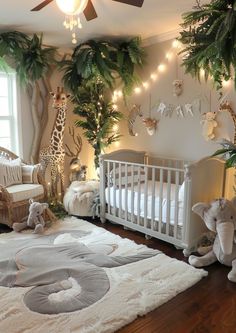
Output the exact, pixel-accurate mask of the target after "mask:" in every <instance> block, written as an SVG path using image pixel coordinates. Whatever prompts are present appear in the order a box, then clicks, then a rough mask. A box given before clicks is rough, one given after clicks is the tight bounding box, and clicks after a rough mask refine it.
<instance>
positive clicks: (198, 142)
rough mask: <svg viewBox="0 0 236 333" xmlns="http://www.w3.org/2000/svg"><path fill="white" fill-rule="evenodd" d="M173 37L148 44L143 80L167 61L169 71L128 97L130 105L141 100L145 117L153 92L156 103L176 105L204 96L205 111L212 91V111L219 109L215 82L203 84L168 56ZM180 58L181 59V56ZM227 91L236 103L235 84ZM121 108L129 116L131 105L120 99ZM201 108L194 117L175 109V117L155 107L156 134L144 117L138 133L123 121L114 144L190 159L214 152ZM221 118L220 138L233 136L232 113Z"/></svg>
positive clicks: (136, 124) (224, 91) (138, 127)
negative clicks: (178, 86)
mask: <svg viewBox="0 0 236 333" xmlns="http://www.w3.org/2000/svg"><path fill="white" fill-rule="evenodd" d="M171 47H172V41H167V42H164V43H159V44H155V45H152V46H149V47H147V48H146V50H147V61H146V62H147V65H146V66H145V67H144V68H143V69H142V70H141V71H140V75H141V78H142V80H143V82H146V81H147V80H149V82H150V74H151V73H152V72H153V71H154V70H156V68H157V66H158V65H159V64H160V63H163V60H164V63H165V64H167V68H166V70H165V72H163V73H159V74H158V76H159V77H158V79H157V81H156V82H151V84H150V88H149V89H147V90H145V89H142V92H141V93H140V94H138V95H136V94H133V96H132V97H131V98H129V99H128V104H129V106H131V105H133V104H134V103H135V104H140V105H141V109H142V111H143V113H144V116H145V117H148V116H149V104H150V103H149V100H150V95H151V100H152V104H153V105H155V104H156V103H157V104H158V103H159V102H160V101H164V102H165V103H168V104H173V105H175V106H178V105H182V106H183V105H185V104H187V103H192V102H193V100H195V99H200V100H201V114H202V113H204V112H207V111H209V110H210V105H209V104H210V103H209V99H210V94H211V111H217V110H218V106H219V94H218V93H216V92H215V91H214V90H213V88H212V84H211V83H209V84H206V83H205V82H202V83H201V84H200V83H199V82H198V81H197V80H195V79H193V78H192V77H191V76H190V75H185V74H184V69H183V68H182V67H181V66H180V64H179V66H178V67H177V66H176V57H174V58H172V59H171V60H170V61H169V63H168V61H167V60H166V59H165V55H166V53H167V52H168V51H169V50H170V49H171ZM178 62H180V57H179V60H178ZM177 68H178V79H182V80H183V82H184V89H183V94H182V95H181V96H179V97H174V96H173V92H172V88H173V87H172V82H173V80H175V79H176V78H177V77H176V72H177ZM223 93H224V94H228V96H227V98H228V99H229V100H230V101H232V105H233V106H234V107H236V104H235V96H236V95H235V92H234V91H233V87H232V84H231V86H230V87H229V88H227V89H224V90H223ZM119 106H120V109H123V110H124V112H125V114H126V116H127V115H128V110H127V108H125V107H124V105H122V103H119ZM201 114H200V113H199V112H196V111H195V113H194V117H191V116H190V115H188V116H186V117H184V118H181V117H177V115H176V113H175V112H173V115H172V117H171V118H169V117H160V114H159V113H157V112H156V111H152V114H151V116H152V117H153V118H155V119H158V120H159V124H158V128H157V131H156V133H155V134H154V135H153V136H149V135H148V134H147V131H146V128H144V126H143V124H142V122H141V119H140V118H137V121H136V123H135V130H136V131H137V132H138V136H137V137H131V136H129V134H128V130H127V121H123V123H122V125H121V126H120V128H121V132H122V134H123V137H122V139H121V141H120V144H119V147H117V146H118V145H117V144H114V145H113V147H112V148H113V149H118V148H119V149H120V148H132V149H137V150H146V151H148V152H152V153H155V154H160V155H165V156H170V157H181V158H185V159H189V160H197V159H200V158H201V157H203V156H206V155H209V154H212V153H213V152H214V151H215V150H216V149H218V147H219V145H217V144H216V143H215V142H213V141H210V142H206V141H205V140H204V138H203V136H202V126H201V125H200V120H201V116H202V115H201ZM217 122H218V123H219V127H218V128H217V130H216V133H217V139H220V138H221V137H225V138H231V139H233V134H234V128H233V123H232V121H231V118H230V116H229V115H228V114H227V113H226V112H224V113H222V112H221V113H219V114H218V115H217Z"/></svg>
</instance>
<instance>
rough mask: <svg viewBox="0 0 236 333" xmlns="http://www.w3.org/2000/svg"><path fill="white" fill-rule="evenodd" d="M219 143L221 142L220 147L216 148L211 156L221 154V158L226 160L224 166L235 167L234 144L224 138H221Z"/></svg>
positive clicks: (235, 149)
mask: <svg viewBox="0 0 236 333" xmlns="http://www.w3.org/2000/svg"><path fill="white" fill-rule="evenodd" d="M219 143H220V144H221V146H222V149H219V150H217V151H216V152H215V153H214V154H213V156H218V155H221V156H222V158H224V159H225V160H226V162H225V166H226V168H232V167H236V145H234V144H233V143H232V142H231V141H229V140H226V139H223V140H222V141H221V142H219Z"/></svg>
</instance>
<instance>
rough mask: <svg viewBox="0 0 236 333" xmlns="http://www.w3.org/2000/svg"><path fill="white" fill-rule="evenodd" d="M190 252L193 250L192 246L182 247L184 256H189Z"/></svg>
mask: <svg viewBox="0 0 236 333" xmlns="http://www.w3.org/2000/svg"><path fill="white" fill-rule="evenodd" d="M192 252H193V249H192V248H186V249H183V254H184V256H185V257H189V256H190V254H191V253H192Z"/></svg>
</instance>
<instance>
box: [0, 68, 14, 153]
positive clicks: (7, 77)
mask: <svg viewBox="0 0 236 333" xmlns="http://www.w3.org/2000/svg"><path fill="white" fill-rule="evenodd" d="M16 99H17V96H16V75H15V73H7V74H6V73H1V72H0V146H2V147H4V148H7V149H9V150H11V151H13V152H15V153H19V139H18V126H17V124H18V120H17V108H16V105H17V103H16Z"/></svg>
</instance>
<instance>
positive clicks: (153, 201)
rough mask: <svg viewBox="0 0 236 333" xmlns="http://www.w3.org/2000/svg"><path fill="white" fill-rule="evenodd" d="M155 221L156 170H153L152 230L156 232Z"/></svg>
mask: <svg viewBox="0 0 236 333" xmlns="http://www.w3.org/2000/svg"><path fill="white" fill-rule="evenodd" d="M154 219H155V169H154V168H152V206H151V229H152V230H154Z"/></svg>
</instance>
